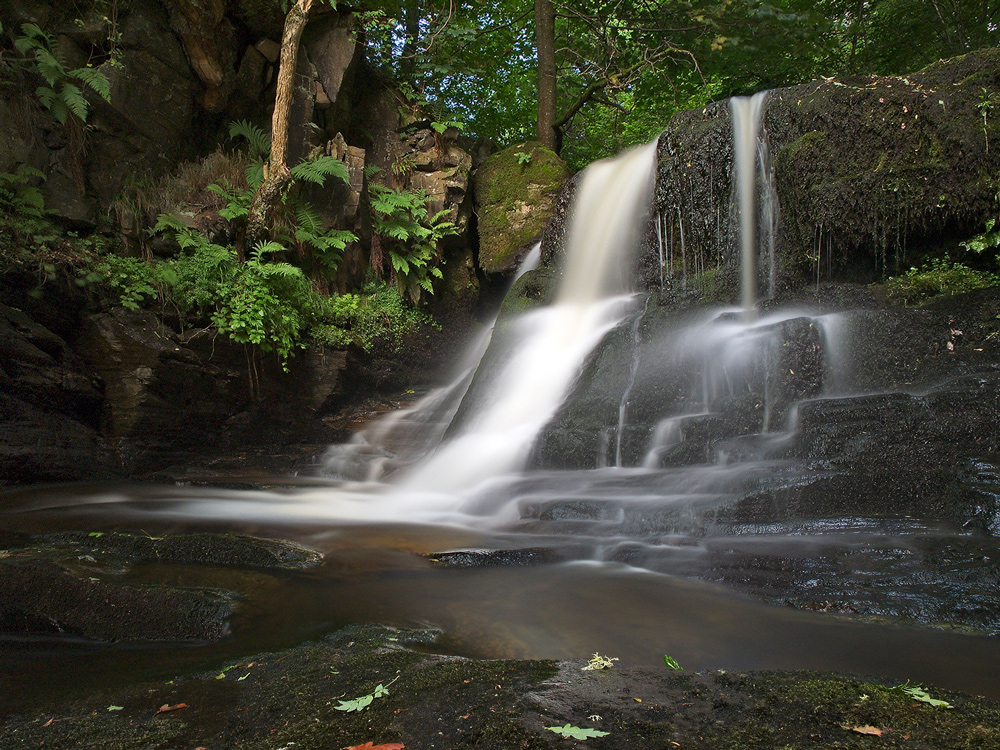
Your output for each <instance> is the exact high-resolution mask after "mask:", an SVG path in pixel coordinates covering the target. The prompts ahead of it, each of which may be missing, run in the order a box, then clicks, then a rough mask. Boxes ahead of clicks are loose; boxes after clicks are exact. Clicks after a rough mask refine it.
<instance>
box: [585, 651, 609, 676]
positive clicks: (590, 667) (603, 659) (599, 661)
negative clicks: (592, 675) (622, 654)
mask: <svg viewBox="0 0 1000 750" xmlns="http://www.w3.org/2000/svg"><path fill="white" fill-rule="evenodd" d="M616 661H618V658H617V657H611V656H601V655H600V654H598V653H595V654H594V655H593V656H591V657H590V661H588V662H587V664H586V666H583V667H581V669H582V670H583V671H584V672H594V671H597V670H599V669H611V668H612V667H613V666H614V665H615V664H614V663H615V662H616Z"/></svg>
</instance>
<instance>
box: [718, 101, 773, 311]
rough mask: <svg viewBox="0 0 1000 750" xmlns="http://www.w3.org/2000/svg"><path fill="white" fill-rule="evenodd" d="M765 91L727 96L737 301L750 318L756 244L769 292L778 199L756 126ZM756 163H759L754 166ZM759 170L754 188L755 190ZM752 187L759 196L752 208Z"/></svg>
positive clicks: (754, 289) (754, 297)
mask: <svg viewBox="0 0 1000 750" xmlns="http://www.w3.org/2000/svg"><path fill="white" fill-rule="evenodd" d="M768 94H769V92H767V91H760V92H758V93H756V94H754V95H753V96H752V97H743V96H737V97H733V98H732V99H731V100H730V111H731V113H732V119H733V151H734V158H733V185H734V193H735V200H734V201H733V205H734V206H735V208H736V210H737V214H738V217H739V233H738V234H739V245H740V301H741V304H742V306H743V316H744V318H745V319H746V320H747V321H750V320H752V319H753V317H754V315H755V314H756V313H755V309H756V308H755V305H756V302H757V258H758V256H759V255H760V248H761V246H763V247H765V249H766V250H767V257H768V262H769V266H770V267H769V269H768V278H769V283H768V294H773V293H774V284H775V262H774V245H775V237H776V234H777V226H778V200H777V191H776V189H775V186H774V178H773V170H772V169H771V158H770V150H769V149H768V145H767V138H766V134H765V133H764V132H763V129H762V120H763V117H764V106H765V104H766V103H767V97H768ZM758 166H759V169H758ZM758 172H759V175H760V176H759V183H760V184H759V188H760V189H759V191H758V177H757V175H758ZM758 192H759V194H760V196H761V201H760V207H759V214H758V205H757V203H758V201H757V196H758Z"/></svg>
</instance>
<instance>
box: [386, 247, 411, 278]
mask: <svg viewBox="0 0 1000 750" xmlns="http://www.w3.org/2000/svg"><path fill="white" fill-rule="evenodd" d="M389 259H390V260H391V261H392V268H393V270H394V271H396V273H401V274H403V275H404V276H405V275H406V274H408V273H409V272H410V264H409V263H407V262H406V258H404V257H403V256H402V255H400V254H399V253H396V252H394V251H392V250H390V251H389Z"/></svg>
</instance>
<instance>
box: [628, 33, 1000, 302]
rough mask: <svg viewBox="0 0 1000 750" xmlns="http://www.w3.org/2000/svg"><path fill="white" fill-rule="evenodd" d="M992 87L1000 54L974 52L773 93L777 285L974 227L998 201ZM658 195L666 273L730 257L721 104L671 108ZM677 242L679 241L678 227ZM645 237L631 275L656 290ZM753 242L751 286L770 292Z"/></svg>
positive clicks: (898, 264)
mask: <svg viewBox="0 0 1000 750" xmlns="http://www.w3.org/2000/svg"><path fill="white" fill-rule="evenodd" d="M998 88H1000V53H998V52H997V51H996V50H984V51H981V52H976V53H972V54H969V55H966V56H964V57H961V58H956V59H953V60H946V61H942V62H939V63H935V64H934V65H931V66H929V67H928V68H925V69H924V70H922V71H920V72H918V73H913V74H911V75H908V76H898V77H878V76H869V77H866V78H852V79H844V80H832V79H831V80H822V81H817V82H814V83H810V84H804V85H801V86H794V87H790V88H786V89H778V90H775V91H773V92H772V93H771V94H770V96H769V98H768V100H767V103H766V108H765V111H764V117H763V126H764V129H765V130H766V133H767V139H768V142H769V146H770V149H769V150H770V154H771V155H772V157H773V165H774V179H775V184H776V189H777V195H778V198H779V201H780V206H781V209H780V212H781V229H780V232H779V236H778V238H777V258H776V264H777V268H776V275H777V277H778V285H779V287H780V286H781V285H782V284H783V283H784V284H787V283H793V284H794V283H798V281H799V280H801V279H803V278H809V277H810V276H811V278H813V279H814V280H815V278H816V275H817V265H818V267H819V271H820V274H821V276H822V278H824V279H826V278H830V277H831V276H832V277H833V278H835V279H845V278H846V279H858V278H861V279H873V278H875V277H876V276H877V275H878V274H881V273H882V272H883V271H889V272H895V271H897V270H899V269H900V268H906V267H907V266H908V265H909V263H910V261H911V259H912V258H914V257H915V254H917V253H919V252H920V251H921V250H926V249H929V248H932V247H933V246H934V244H935V243H937V242H939V241H940V240H941V238H942V237H943V236H944V235H948V236H950V237H953V238H955V239H963V238H966V237H969V236H971V235H973V234H975V233H977V232H980V231H982V230H983V228H984V225H985V221H986V219H987V218H988V217H989V216H990V215H991V213H994V212H995V210H996V202H995V192H996V191H995V190H994V189H993V187H992V185H993V182H994V175H995V174H996V173H997V170H998V168H1000V149H997V148H993V147H988V146H987V141H989V142H990V143H991V144H992V142H994V141H995V140H996V141H1000V130H998V129H996V128H997V125H996V123H995V122H993V121H992V119H991V118H989V117H987V118H983V116H982V114H981V112H980V110H979V109H977V104H978V103H980V102H981V101H982V97H983V96H984V94H983V92H984V91H986V92H993V91H996V90H997V89H998ZM659 156H660V169H659V177H658V183H657V196H656V202H657V207H658V210H659V213H660V220H661V222H662V227H663V233H664V235H663V236H664V238H665V242H667V244H668V249H667V255H668V257H669V258H672V259H673V260H674V263H673V265H672V267H670V268H667V269H664V273H665V275H666V276H667V278H668V279H669V278H673V279H676V280H677V281H681V280H682V276H683V274H682V269H681V266H682V265H683V267H684V272H686V276H687V278H686V279H685V280H686V281H689V282H690V281H695V280H696V279H695V277H696V276H697V275H698V274H700V273H702V272H703V271H702V269H705V271H704V272H705V273H714V271H712V270H711V269H714V268H715V266H716V264H717V262H718V261H720V260H721V262H722V263H723V264H735V263H736V262H737V260H736V257H735V254H736V252H737V251H736V250H735V249H734V248H736V247H737V244H736V243H735V241H734V237H733V231H734V230H733V220H732V216H731V212H730V209H729V205H730V202H729V198H730V192H731V172H732V125H731V118H730V113H729V106H728V102H720V103H718V104H713V105H711V106H709V107H706V108H705V109H703V110H699V111H692V112H685V113H682V114H680V115H678V116H677V117H675V118H674V119H673V120H672V121H671V123H670V126H669V127H668V129H667V131H666V132H665V133H664V134H663V135H662V136H661V139H660V151H659ZM682 232H683V238H684V245H683V249H682V245H681V236H682ZM657 252H658V248H657V247H656V244H655V242H654V241H652V240H650V242H649V244H648V245H647V252H646V256H645V258H644V265H643V274H644V279H645V282H646V284H647V285H648V286H649V287H654V286H658V285H659V273H660V268H659V262H658V260H657V258H656V254H657ZM768 263H769V261H768V259H767V257H766V254H764V253H763V251H762V256H761V257H760V259H759V263H758V266H759V268H760V269H761V279H760V283H759V287H760V289H761V291H764V290H766V289H767V288H768V283H767V280H766V277H767V275H768V273H769V268H768Z"/></svg>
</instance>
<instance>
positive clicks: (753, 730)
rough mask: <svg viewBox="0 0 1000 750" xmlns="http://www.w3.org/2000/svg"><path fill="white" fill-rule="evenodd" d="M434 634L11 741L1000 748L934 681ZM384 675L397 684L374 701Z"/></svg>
mask: <svg viewBox="0 0 1000 750" xmlns="http://www.w3.org/2000/svg"><path fill="white" fill-rule="evenodd" d="M430 640H431V634H429V633H427V632H414V631H399V630H392V629H388V628H381V627H366V628H349V629H346V630H343V631H340V632H338V633H336V634H334V635H333V636H331V637H329V638H327V639H325V640H323V641H320V642H316V643H309V644H305V645H301V646H298V647H296V648H293V649H290V650H288V651H285V652H281V653H267V654H260V655H257V656H254V657H251V658H246V659H240V660H238V661H236V662H235V663H228V664H225V665H219V668H217V669H215V670H212V671H211V672H206V673H203V674H196V675H188V676H186V677H183V678H177V679H175V680H171V681H170V682H169V683H166V684H163V683H147V684H140V685H134V686H122V687H119V688H116V689H114V690H112V691H109V692H107V693H98V694H93V695H88V696H86V697H80V698H79V699H77V700H74V701H69V702H63V703H62V704H60V705H58V706H52V705H47V706H45V707H44V708H37V709H35V710H28V711H25V712H23V713H20V714H19V715H16V716H11V717H8V718H7V719H6V721H4V722H3V723H2V724H0V744H2V746H3V747H5V748H28V747H40V746H42V745H44V747H46V748H55V749H56V750H59V749H63V750H70V749H71V748H72V749H73V750H75V749H76V748H82V747H86V748H91V749H92V750H112V749H117V748H125V747H128V748H138V747H153V746H156V747H213V748H214V747H218V748H221V747H240V748H246V750H276V749H277V748H293V747H294V748H316V749H317V750H319V748H324V749H325V748H330V749H331V750H332V749H334V748H348V747H356V746H361V745H363V744H364V743H371V744H372V745H376V746H377V745H382V744H384V743H399V744H398V746H400V747H403V746H405V747H408V748H455V749H457V748H472V747H475V748H479V749H480V750H511V748H522V750H542V749H544V748H562V747H568V746H569V745H568V744H567V742H568V740H566V739H563V738H562V737H561V736H560V735H559V734H558V733H556V732H553V731H552V729H551V728H552V727H562V726H565V725H567V724H569V725H572V726H576V727H582V728H593V729H598V730H600V731H601V732H604V733H606V734H604V735H603V736H598V737H594V738H592V739H589V740H587V742H586V747H592V748H598V749H599V748H623V747H627V748H634V749H635V750H647V749H648V750H654V749H655V750H659V749H660V748H673V747H691V748H700V749H701V750H722V749H724V748H725V749H731V750H745V749H746V748H758V747H761V748H763V747H768V748H770V747H775V748H777V747H782V748H796V749H797V748H819V747H823V748H830V747H842V748H862V747H871V746H873V745H874V744H877V745H878V746H879V747H891V748H914V749H916V748H935V750H960V749H961V750H965V749H967V748H968V749H971V748H976V749H977V750H978V749H979V748H984V749H985V748H996V747H998V746H1000V734H998V730H997V727H998V726H1000V723H998V722H1000V710H998V706H997V703H996V702H995V701H991V700H987V699H985V698H973V697H970V696H965V695H960V694H956V693H946V692H944V691H939V690H937V689H934V688H929V690H930V694H931V695H932V697H933V698H934V699H936V700H945V701H947V702H948V703H949V704H951V705H952V706H953V708H943V707H938V708H935V707H932V706H931V705H928V704H926V703H923V702H920V701H918V700H914V699H913V698H911V697H910V696H908V695H906V694H904V693H903V692H902V691H901V690H898V689H895V690H894V689H892V687H893V683H887V682H884V681H882V680H878V679H865V678H859V677H853V676H848V675H836V674H822V673H814V672H749V673H740V674H725V673H723V672H721V671H719V672H712V673H698V674H689V673H679V672H670V671H668V670H666V669H665V668H663V667H660V668H658V669H655V668H648V667H635V666H615V667H614V668H612V669H606V670H601V671H590V672H585V671H582V670H581V667H583V666H584V663H583V661H582V660H577V661H564V662H551V661H513V660H478V659H462V658H458V657H449V656H437V655H429V654H426V653H420V652H418V651H417V650H413V649H411V648H406V647H404V645H403V644H404V643H406V642H408V643H410V644H417V645H418V647H419V648H420V649H426V648H428V647H429V641H430ZM220 669H221V670H222V672H221V673H220ZM220 674H221V678H220ZM378 685H382V686H383V687H385V688H388V693H384V694H380V695H379V697H375V690H376V687H377V686H378ZM365 695H371V696H372V700H371V701H370V702H369V704H368V706H367V708H364V709H363V710H360V711H345V710H338V706H342V705H343V703H342V702H346V701H351V700H353V699H355V698H358V697H361V696H365ZM160 707H164V708H169V709H171V710H169V711H162V710H161V711H158V710H157V709H158V708H160ZM876 735H877V736H876ZM365 746H368V745H365ZM581 746H583V745H581Z"/></svg>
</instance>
